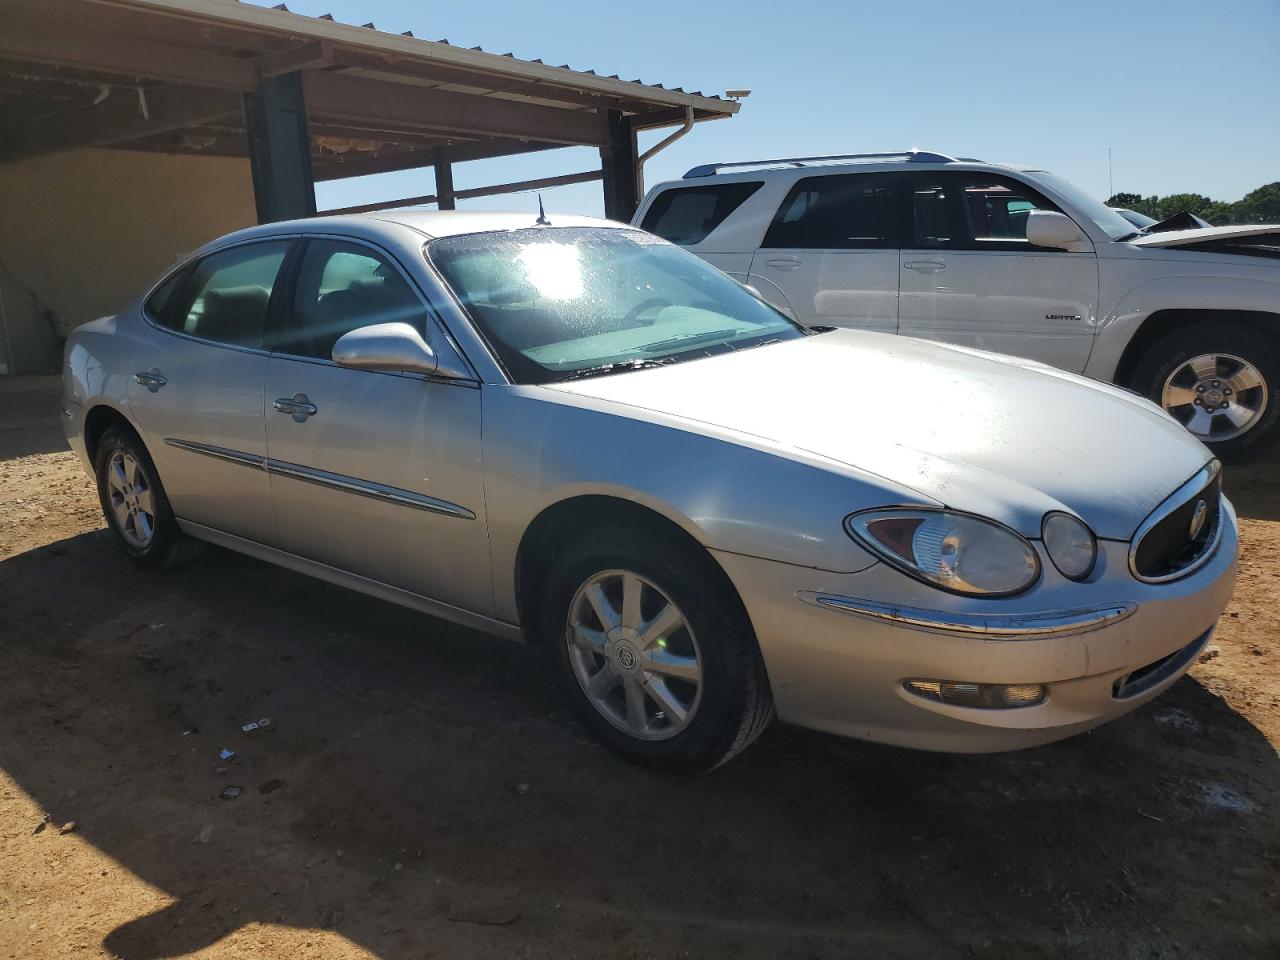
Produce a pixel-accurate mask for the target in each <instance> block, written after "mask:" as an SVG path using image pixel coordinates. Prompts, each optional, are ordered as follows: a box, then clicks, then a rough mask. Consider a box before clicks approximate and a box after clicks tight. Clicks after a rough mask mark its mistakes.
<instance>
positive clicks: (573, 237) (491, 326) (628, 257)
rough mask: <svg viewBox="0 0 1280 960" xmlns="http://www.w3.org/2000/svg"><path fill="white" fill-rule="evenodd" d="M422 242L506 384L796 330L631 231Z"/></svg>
mask: <svg viewBox="0 0 1280 960" xmlns="http://www.w3.org/2000/svg"><path fill="white" fill-rule="evenodd" d="M426 253H427V256H428V257H429V259H430V260H431V262H432V264H434V265H435V267H436V269H437V270H439V271H440V273H441V274H442V275H443V277H444V279H445V281H446V282H447V283H448V284H449V286H450V287H451V288H452V289H453V292H454V294H455V295H456V296H457V298H458V300H459V302H461V304H462V306H463V307H464V308H465V309H466V311H467V313H468V314H469V315H470V317H471V319H472V322H474V323H475V325H476V327H477V328H479V330H480V332H481V334H482V335H483V336H484V338H485V339H486V340H487V341H488V343H489V345H490V347H491V348H492V349H493V350H494V352H495V353H496V354H497V355H498V358H499V359H500V360H501V361H502V363H503V365H504V366H505V367H506V369H507V372H508V373H509V374H510V375H511V378H512V379H513V380H514V381H515V382H517V383H549V382H552V381H556V380H566V379H571V378H573V377H582V376H592V375H597V374H602V373H611V372H616V371H621V370H628V369H633V368H635V367H639V366H648V365H651V364H659V363H674V362H677V361H681V360H690V359H697V358H699V357H706V356H711V355H714V354H717V353H724V352H727V351H730V350H740V349H743V348H746V347H752V346H760V345H762V344H765V343H771V342H774V341H779V340H791V339H795V338H797V337H802V336H804V335H805V333H804V330H803V328H801V327H799V326H798V325H796V324H795V323H793V322H792V321H791V320H789V319H787V318H786V317H785V316H783V315H782V314H781V313H779V312H778V311H777V310H775V309H774V308H773V307H771V306H769V305H768V304H766V303H764V302H763V301H761V300H760V299H758V298H757V297H755V296H754V295H752V293H751V292H750V291H749V290H747V289H746V288H745V287H744V286H742V285H741V284H739V283H737V282H736V281H734V280H731V279H730V278H729V277H727V276H726V275H725V274H723V273H721V272H720V271H719V270H716V269H715V268H714V267H712V266H710V265H709V264H707V263H706V262H705V261H703V260H700V259H698V258H697V257H695V256H693V255H692V254H689V253H686V252H684V251H683V250H681V249H679V248H678V247H675V246H672V245H671V244H669V243H667V242H666V241H663V240H659V239H658V238H656V237H652V236H650V235H649V234H646V233H642V232H640V231H638V230H620V229H600V228H583V227H531V228H529V229H525V230H513V231H509V232H504V233H478V234H466V235H462V236H457V237H447V238H442V239H439V240H433V241H431V242H429V243H428V244H427V245H426Z"/></svg>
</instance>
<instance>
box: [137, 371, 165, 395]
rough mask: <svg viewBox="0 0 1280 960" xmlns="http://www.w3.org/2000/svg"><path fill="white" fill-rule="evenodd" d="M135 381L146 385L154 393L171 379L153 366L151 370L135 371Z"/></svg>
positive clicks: (140, 384)
mask: <svg viewBox="0 0 1280 960" xmlns="http://www.w3.org/2000/svg"><path fill="white" fill-rule="evenodd" d="M133 382H134V383H136V384H138V385H139V386H143V387H146V388H147V389H148V390H150V391H151V392H152V393H155V392H156V391H157V390H159V389H160V388H161V387H163V386H164V385H165V384H166V383H168V382H169V381H168V380H166V379H165V378H164V376H163V375H161V373H160V371H159V370H157V369H156V368H155V367H152V368H151V369H150V370H147V371H142V372H139V373H135V374H134V375H133Z"/></svg>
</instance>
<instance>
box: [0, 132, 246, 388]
mask: <svg viewBox="0 0 1280 960" xmlns="http://www.w3.org/2000/svg"><path fill="white" fill-rule="evenodd" d="M256 219H257V218H256V214H255V212H254V204H253V183H252V180H251V176H250V172H249V163H248V161H247V160H237V159H230V158H225V157H187V156H169V155H165V154H159V153H142V152H138V151H130V150H78V151H74V152H69V153H59V154H53V155H51V156H45V157H37V158H35V159H32V160H23V161H19V162H17V163H6V164H0V261H3V266H5V267H7V268H8V271H9V272H10V273H11V274H12V277H10V276H6V275H5V271H4V270H3V269H0V294H2V295H3V298H4V308H5V316H7V318H8V327H9V340H10V341H11V342H12V349H13V357H12V358H10V357H9V356H8V355H7V348H6V344H5V338H4V332H3V330H2V329H0V364H7V365H8V369H9V372H11V373H15V372H16V373H31V372H39V371H45V370H56V369H57V368H58V365H59V363H60V356H59V346H58V342H57V340H56V338H55V336H54V334H53V332H52V331H51V330H50V324H49V323H48V321H46V320H45V319H44V318H42V317H41V316H39V314H38V313H37V311H36V309H35V308H34V307H33V305H32V303H31V300H30V299H29V297H27V296H26V294H24V293H23V292H22V291H21V290H20V289H18V288H16V287H15V284H14V282H13V280H14V278H16V280H17V281H18V282H19V283H21V284H22V286H24V287H26V288H27V289H28V290H31V291H33V292H34V293H35V294H36V296H37V297H39V298H40V300H41V301H42V302H43V304H44V305H45V306H46V307H48V308H50V309H52V310H53V312H54V313H55V314H56V316H57V318H58V320H59V321H60V322H61V324H62V325H63V327H64V329H69V328H70V327H72V326H75V325H76V324H80V323H84V322H85V321H87V320H92V319H94V318H95V317H100V316H103V315H104V314H108V313H114V312H116V311H117V310H118V309H119V308H120V307H121V306H123V305H124V304H125V303H127V302H128V301H129V300H130V299H132V298H133V297H134V296H135V295H136V294H137V293H139V292H140V290H141V288H142V287H143V285H145V284H146V283H147V281H149V280H150V279H152V278H153V277H155V276H156V275H157V274H158V273H159V272H160V271H161V270H163V269H164V268H165V267H166V266H167V265H168V264H170V263H172V262H173V261H174V260H176V259H178V257H180V256H181V255H182V254H184V253H186V252H187V251H189V250H192V249H194V248H195V247H198V246H199V245H200V244H202V243H204V242H205V241H206V240H211V239H213V238H214V237H217V236H219V235H221V234H224V233H227V232H228V231H230V230H235V229H238V228H240V227H244V226H248V225H249V224H252V223H254V222H255V221H256Z"/></svg>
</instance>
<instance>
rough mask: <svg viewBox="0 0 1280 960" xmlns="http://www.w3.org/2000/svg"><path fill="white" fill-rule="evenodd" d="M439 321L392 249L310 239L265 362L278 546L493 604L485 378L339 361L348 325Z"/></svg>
mask: <svg viewBox="0 0 1280 960" xmlns="http://www.w3.org/2000/svg"><path fill="white" fill-rule="evenodd" d="M389 322H408V323H412V324H414V325H415V326H417V327H418V329H419V332H421V333H422V334H423V336H424V337H426V338H427V339H428V341H429V342H431V343H432V344H433V346H436V347H437V349H440V350H443V349H449V347H448V344H447V343H444V342H443V340H442V338H441V337H439V336H438V335H437V331H436V329H435V328H434V324H435V320H434V317H433V316H432V315H431V314H430V312H429V310H428V308H427V307H426V306H425V304H424V302H423V300H422V299H421V297H420V296H419V294H418V293H417V291H416V290H415V289H414V288H413V286H412V285H411V283H410V281H409V280H408V278H407V277H406V276H405V275H404V274H403V273H402V272H401V271H400V270H399V268H398V267H397V266H396V265H395V264H394V263H393V262H392V260H391V258H390V257H389V256H387V255H386V254H385V253H383V252H381V251H378V250H375V249H374V248H372V247H369V246H366V245H364V244H360V243H357V242H354V241H347V240H337V239H326V238H316V239H311V240H308V241H306V248H305V250H304V251H303V253H302V256H301V258H300V261H299V267H298V272H297V283H296V286H295V290H294V295H293V302H292V309H291V310H290V312H289V317H288V320H287V323H286V326H285V329H284V331H283V342H282V344H281V348H280V350H278V351H277V352H276V353H274V354H272V356H271V359H270V361H269V362H268V364H267V377H266V401H267V414H266V416H267V452H268V455H269V458H270V460H269V472H270V477H271V491H272V494H273V496H274V499H275V505H276V518H277V522H278V524H279V528H280V539H281V545H282V546H283V548H284V549H285V550H287V551H289V552H290V553H294V554H297V555H298V556H302V557H305V558H307V559H310V560H315V561H318V562H320V563H324V564H327V565H329V566H332V567H336V568H338V569H340V570H344V571H347V572H350V573H355V574H358V575H360V576H363V577H367V578H369V579H372V580H376V581H379V582H381V583H385V584H390V585H391V586H394V587H399V588H401V589H404V590H409V591H411V592H413V593H416V594H420V595H423V596H427V597H430V598H432V599H434V600H438V601H441V602H444V603H448V604H452V605H454V606H458V607H462V608H463V609H466V610H469V611H472V612H475V613H481V614H488V613H490V612H491V611H492V607H493V591H492V584H491V575H490V570H489V545H488V537H487V535H486V530H485V517H484V493H483V490H482V487H481V463H480V404H481V399H480V398H481V392H480V390H479V388H478V385H477V384H474V383H466V382H462V381H444V380H439V381H437V380H432V379H429V378H426V377H423V376H420V375H417V374H407V373H377V372H372V371H367V370H351V369H347V368H344V367H340V366H338V365H337V364H335V363H334V362H333V361H332V359H331V353H332V350H333V345H334V343H335V342H336V341H337V340H338V338H339V337H341V336H342V334H344V333H347V332H349V331H351V330H355V329H357V328H359V327H363V326H368V325H370V324H375V323H389Z"/></svg>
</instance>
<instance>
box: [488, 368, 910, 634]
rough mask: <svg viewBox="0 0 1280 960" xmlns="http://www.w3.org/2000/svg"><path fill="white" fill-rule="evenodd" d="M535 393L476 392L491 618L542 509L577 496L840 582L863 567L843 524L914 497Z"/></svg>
mask: <svg viewBox="0 0 1280 960" xmlns="http://www.w3.org/2000/svg"><path fill="white" fill-rule="evenodd" d="M579 399H580V398H573V399H572V400H568V401H566V402H563V403H561V402H557V401H556V400H552V399H547V398H546V397H545V392H541V391H539V390H538V388H524V387H485V398H484V463H485V504H486V510H487V511H488V519H489V540H490V551H491V557H492V567H493V576H494V595H495V601H496V604H497V615H498V616H499V617H502V618H506V619H510V620H514V619H515V618H516V589H515V570H516V554H517V551H518V548H519V545H520V541H521V539H522V537H523V536H524V532H525V531H526V530H527V529H528V527H529V525H530V524H531V523H532V522H533V520H534V519H535V518H536V517H537V516H538V515H539V514H540V513H541V512H542V511H543V510H545V509H546V508H548V507H550V506H552V505H553V504H555V503H558V502H561V501H563V500H567V499H571V498H573V497H579V496H584V495H603V496H610V497H616V498H619V499H623V500H628V501H631V502H633V503H636V504H639V505H641V506H644V507H647V508H649V509H651V510H653V511H655V512H656V513H658V514H660V515H662V516H664V517H666V518H667V519H668V520H670V521H672V522H673V523H675V524H676V525H678V526H679V527H681V528H682V529H683V530H685V531H686V532H687V533H689V535H690V536H692V537H693V538H694V539H696V540H698V541H699V542H700V543H702V544H703V545H704V546H706V547H707V548H708V549H714V550H719V551H724V552H727V553H734V554H742V555H746V556H753V557H760V558H763V559H768V560H777V561H781V562H784V563H789V564H794V565H800V566H807V567H814V568H819V569H825V570H831V571H838V572H844V573H851V572H855V571H858V570H863V569H866V568H867V567H869V566H871V565H872V564H873V563H875V562H876V561H875V558H874V557H872V556H871V555H870V554H869V553H867V552H866V551H865V550H863V549H862V548H861V547H859V546H858V545H857V544H856V543H854V541H853V540H851V539H850V538H849V536H848V535H847V534H846V533H845V531H844V526H843V520H844V518H845V516H847V515H848V514H849V513H852V512H854V511H856V510H859V509H864V508H867V507H873V506H882V505H884V504H886V503H911V502H922V501H921V498H920V496H919V494H915V493H912V492H910V491H907V490H905V489H898V488H895V487H893V485H891V484H889V483H888V482H887V481H885V482H884V483H883V484H881V483H879V482H873V481H870V480H868V479H867V478H866V477H865V476H862V475H858V474H857V473H856V472H854V471H852V470H850V469H848V468H842V467H841V466H840V465H838V464H831V465H830V466H829V467H827V466H820V465H818V464H816V463H813V462H806V460H805V458H804V457H802V456H800V455H797V458H796V459H792V458H791V457H790V456H785V455H781V454H779V453H776V452H769V451H766V450H763V449H758V448H756V447H753V446H752V445H751V444H750V443H749V442H735V441H734V440H733V439H730V438H729V437H726V436H715V435H709V434H708V433H704V432H701V431H700V430H695V429H688V428H681V427H680V426H678V425H676V424H674V423H665V422H660V421H661V420H662V418H661V417H660V416H658V415H654V416H653V417H652V418H649V417H647V416H645V415H643V412H640V411H636V413H635V415H634V416H632V415H623V414H619V413H616V412H606V411H604V410H600V409H594V408H593V405H592V404H591V403H590V402H589V401H584V402H582V403H581V404H580V403H579Z"/></svg>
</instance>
